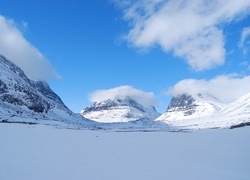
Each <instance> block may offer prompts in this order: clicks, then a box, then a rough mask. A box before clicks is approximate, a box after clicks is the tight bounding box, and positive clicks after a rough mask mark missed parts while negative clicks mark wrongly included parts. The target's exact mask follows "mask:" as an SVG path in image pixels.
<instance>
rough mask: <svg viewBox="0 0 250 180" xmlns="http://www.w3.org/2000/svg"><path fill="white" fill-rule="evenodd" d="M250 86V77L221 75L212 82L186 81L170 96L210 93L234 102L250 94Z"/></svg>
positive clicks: (181, 82)
mask: <svg viewBox="0 0 250 180" xmlns="http://www.w3.org/2000/svg"><path fill="white" fill-rule="evenodd" d="M249 84H250V76H245V77H241V76H239V75H237V74H229V75H221V76H218V77H216V78H214V79H210V80H205V79H201V80H197V79H185V80H182V81H180V82H178V83H177V84H176V85H175V86H174V87H173V88H171V89H170V90H169V91H168V94H173V95H181V94H190V95H197V94H198V93H208V94H212V95H214V96H215V97H217V98H218V99H220V100H222V101H224V102H232V101H234V100H236V99H237V98H239V97H240V96H243V95H245V94H247V93H250V86H249Z"/></svg>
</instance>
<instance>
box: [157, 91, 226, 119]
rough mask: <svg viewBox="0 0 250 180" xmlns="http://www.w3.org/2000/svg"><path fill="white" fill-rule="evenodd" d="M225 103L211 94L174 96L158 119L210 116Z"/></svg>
mask: <svg viewBox="0 0 250 180" xmlns="http://www.w3.org/2000/svg"><path fill="white" fill-rule="evenodd" d="M223 106H224V104H223V103H222V102H221V101H220V100H219V99H217V98H216V97H214V96H213V95H210V94H197V95H188V94H182V95H177V96H174V97H173V98H172V99H171V102H170V104H169V106H168V108H167V111H166V113H164V114H162V115H161V116H160V117H159V118H157V120H162V121H165V120H166V121H169V122H170V121H179V120H188V119H194V118H199V117H205V116H210V115H212V114H214V113H215V112H217V111H218V110H220V109H221V107H223Z"/></svg>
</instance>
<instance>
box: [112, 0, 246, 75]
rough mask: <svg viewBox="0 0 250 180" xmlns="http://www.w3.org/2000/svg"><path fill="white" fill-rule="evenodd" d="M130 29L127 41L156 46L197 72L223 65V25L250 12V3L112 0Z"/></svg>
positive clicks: (243, 1)
mask: <svg viewBox="0 0 250 180" xmlns="http://www.w3.org/2000/svg"><path fill="white" fill-rule="evenodd" d="M112 1H113V2H114V3H115V4H116V5H117V6H119V7H120V8H122V10H123V12H124V19H125V20H126V21H128V22H129V25H130V30H129V32H128V33H127V34H126V35H125V39H126V40H127V41H128V42H129V43H131V44H132V45H133V46H135V47H138V48H142V49H147V48H150V47H153V46H155V45H160V47H161V48H162V49H163V50H164V51H166V52H172V53H173V55H174V56H178V57H181V58H183V59H185V60H186V61H187V62H188V64H189V65H190V66H191V67H192V68H193V69H194V70H197V71H200V70H205V69H211V68H213V67H215V66H217V65H222V64H224V60H225V54H226V50H225V48H224V45H225V37H224V35H223V29H222V27H223V26H222V24H223V25H225V24H226V23H229V22H232V21H234V20H236V19H237V20H240V19H241V18H242V17H244V16H245V15H247V14H249V13H250V1H249V0H241V1H235V0H228V1H225V0H217V1H214V0H212V1H206V0H190V1H187V0H137V1H135V0H120V1H118V0H112Z"/></svg>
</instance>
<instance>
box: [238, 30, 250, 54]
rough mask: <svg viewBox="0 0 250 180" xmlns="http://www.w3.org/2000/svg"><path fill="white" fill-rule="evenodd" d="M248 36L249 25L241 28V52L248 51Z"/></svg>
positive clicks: (249, 41)
mask: <svg viewBox="0 0 250 180" xmlns="http://www.w3.org/2000/svg"><path fill="white" fill-rule="evenodd" d="M249 37H250V27H246V28H244V29H243V31H242V33H241V39H240V42H239V47H241V48H242V49H243V53H244V54H247V53H248V51H249V46H250V40H247V39H248V38H249Z"/></svg>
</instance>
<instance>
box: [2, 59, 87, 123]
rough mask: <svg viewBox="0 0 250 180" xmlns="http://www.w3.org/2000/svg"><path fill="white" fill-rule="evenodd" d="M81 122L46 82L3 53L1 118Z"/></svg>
mask: <svg viewBox="0 0 250 180" xmlns="http://www.w3.org/2000/svg"><path fill="white" fill-rule="evenodd" d="M14 117H20V118H23V119H26V118H29V119H39V120H56V121H62V122H68V123H69V122H70V123H75V122H81V121H82V120H83V118H80V117H79V116H78V115H76V114H74V113H73V112H71V111H70V110H69V109H68V108H67V107H66V106H65V105H64V103H63V102H62V100H61V99H60V97H59V96H58V95H56V94H55V93H54V92H53V91H52V90H51V89H50V87H49V85H48V84H47V83H45V82H41V81H32V80H30V79H29V78H28V77H27V76H26V75H25V74H24V72H23V71H22V70H21V69H20V68H19V67H18V66H16V65H15V64H14V63H12V62H11V61H9V60H8V59H6V58H5V57H4V56H2V55H0V119H14Z"/></svg>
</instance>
